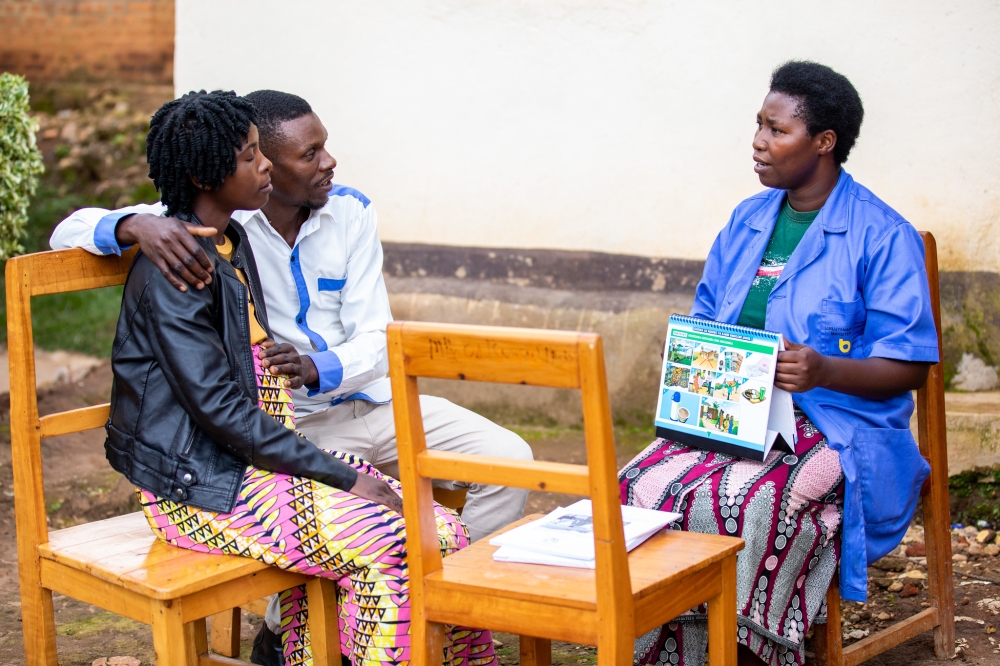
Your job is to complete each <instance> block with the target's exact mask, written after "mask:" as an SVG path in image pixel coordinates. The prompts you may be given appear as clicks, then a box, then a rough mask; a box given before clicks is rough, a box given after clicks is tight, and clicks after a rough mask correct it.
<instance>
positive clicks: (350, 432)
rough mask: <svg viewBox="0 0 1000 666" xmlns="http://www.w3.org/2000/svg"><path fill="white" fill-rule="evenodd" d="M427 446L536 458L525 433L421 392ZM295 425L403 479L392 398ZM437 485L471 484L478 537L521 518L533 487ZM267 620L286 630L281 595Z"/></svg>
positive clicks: (472, 521) (471, 514) (469, 520)
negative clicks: (283, 621) (522, 433)
mask: <svg viewBox="0 0 1000 666" xmlns="http://www.w3.org/2000/svg"><path fill="white" fill-rule="evenodd" d="M420 412H421V414H422V415H423V417H424V432H425V438H426V440H427V448H430V449H435V450H437V451H456V452H458V453H472V454H476V455H484V456H499V457H501V458H518V459H520V460H531V459H532V455H531V447H530V446H528V444H527V442H525V441H524V440H523V439H521V438H520V437H519V436H517V435H515V434H514V433H512V432H511V431H510V430H507V429H506V428H501V427H500V426H498V425H497V424H496V423H493V422H492V421H490V420H489V419H487V418H484V417H482V416H480V415H479V414H476V413H475V412H470V411H469V410H468V409H465V408H464V407H459V406H458V405H456V404H454V403H453V402H449V401H448V400H445V399H444V398H436V397H434V396H429V395H422V396H420ZM295 429H296V430H298V431H299V432H301V433H302V434H303V435H305V436H306V437H308V438H309V441H311V442H312V443H313V444H315V445H317V446H319V447H320V448H322V449H332V450H336V451H343V452H345V453H352V454H354V455H356V456H360V457H362V458H364V459H365V460H367V461H368V462H370V463H371V464H373V465H375V467H377V468H378V469H379V471H380V472H382V473H383V474H388V475H389V476H392V477H394V478H397V479H398V478H399V465H398V462H399V453H398V452H397V450H396V423H395V420H394V418H393V413H392V403H388V404H385V405H376V404H374V403H371V402H366V401H364V400H350V401H348V402H342V403H340V404H339V405H336V406H334V407H330V408H329V409H326V410H323V411H322V412H314V413H312V414H309V415H308V416H300V417H298V419H296V425H295ZM434 485H436V486H440V487H444V488H449V489H454V488H457V487H464V488H467V489H468V494H467V495H466V499H465V507H464V508H463V509H462V522H464V523H465V524H466V526H467V527H468V528H469V536H470V537H471V538H472V540H473V541H475V540H477V539H481V538H483V537H485V536H487V535H489V534H491V533H493V532H495V531H496V530H498V529H500V528H501V527H504V526H505V525H508V524H510V523H512V522H514V521H515V520H518V519H519V518H521V516H522V515H523V514H524V503H525V501H526V500H527V499H528V491H527V490H523V489H521V488H506V487H504V486H487V485H483V484H479V483H472V484H468V483H456V482H453V481H439V480H435V481H434ZM264 622H266V623H267V626H268V628H269V629H270V630H271V631H272V632H274V633H276V634H279V635H280V633H281V608H280V606H279V604H278V595H274V597H273V598H272V599H271V602H270V603H269V604H268V607H267V614H266V615H265V617H264Z"/></svg>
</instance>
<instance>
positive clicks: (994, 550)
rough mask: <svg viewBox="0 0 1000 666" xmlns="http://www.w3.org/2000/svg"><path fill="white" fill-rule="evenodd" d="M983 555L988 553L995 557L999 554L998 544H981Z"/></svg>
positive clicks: (999, 547)
mask: <svg viewBox="0 0 1000 666" xmlns="http://www.w3.org/2000/svg"><path fill="white" fill-rule="evenodd" d="M983 555H989V556H990V557H996V556H997V555H1000V546H998V545H997V544H995V543H991V544H987V545H985V546H983Z"/></svg>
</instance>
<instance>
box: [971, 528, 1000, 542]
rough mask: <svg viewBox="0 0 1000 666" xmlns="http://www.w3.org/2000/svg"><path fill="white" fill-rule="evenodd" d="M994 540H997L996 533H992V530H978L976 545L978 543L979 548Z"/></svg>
mask: <svg viewBox="0 0 1000 666" xmlns="http://www.w3.org/2000/svg"><path fill="white" fill-rule="evenodd" d="M996 538H997V533H996V532H994V531H993V530H989V529H987V530H980V532H979V534H977V535H976V543H978V544H979V545H980V546H983V545H986V544H988V543H989V542H990V541H993V540H994V539H996Z"/></svg>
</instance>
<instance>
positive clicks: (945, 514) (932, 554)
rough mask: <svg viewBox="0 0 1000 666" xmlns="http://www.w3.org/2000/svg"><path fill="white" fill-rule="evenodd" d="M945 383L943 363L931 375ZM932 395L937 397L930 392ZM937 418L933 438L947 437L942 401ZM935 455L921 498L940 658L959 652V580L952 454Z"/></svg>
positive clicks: (934, 451)
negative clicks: (953, 545) (954, 570)
mask: <svg viewBox="0 0 1000 666" xmlns="http://www.w3.org/2000/svg"><path fill="white" fill-rule="evenodd" d="M927 381H928V383H931V382H932V381H934V382H937V383H938V384H941V383H942V381H943V380H942V379H941V377H940V369H939V366H935V367H934V369H933V370H932V372H931V377H930V378H928V380H927ZM933 393H936V394H937V396H938V399H939V401H940V400H943V395H944V388H943V386H941V387H940V389H939V391H935V392H933ZM928 399H933V398H932V397H930V396H928ZM928 412H936V413H937V416H936V418H934V419H931V418H930V414H928V417H927V419H926V420H927V421H928V427H929V429H930V430H931V434H930V437H931V438H935V437H937V438H940V440H942V441H943V439H944V438H945V437H947V434H946V431H945V426H944V424H943V423H941V422H940V420H941V418H942V415H943V414H944V405H943V404H941V405H938V409H937V410H931V409H929V410H928ZM928 448H929V449H930V450H929V451H928V453H929V455H930V457H931V461H930V462H931V475H930V478H929V487H928V492H927V493H926V494H925V495H924V496H923V498H922V500H921V502H922V506H923V514H924V544H925V545H926V547H927V588H928V589H927V592H928V595H929V596H930V601H931V605H933V606H936V607H937V609H938V621H939V623H940V624H938V626H936V627H935V628H934V654H935V656H937V658H938V659H951V658H952V657H953V656H954V655H955V621H954V618H955V581H954V578H952V569H951V509H950V507H949V499H948V458H947V452H946V451H945V447H944V446H936V447H935V446H931V447H928Z"/></svg>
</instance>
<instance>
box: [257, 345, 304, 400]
mask: <svg viewBox="0 0 1000 666" xmlns="http://www.w3.org/2000/svg"><path fill="white" fill-rule="evenodd" d="M260 347H261V349H260V351H259V352H258V354H257V356H258V357H259V358H260V366H261V367H262V368H264V369H265V370H267V371H268V372H270V373H271V374H272V375H287V379H285V388H290V389H297V388H301V387H302V386H304V385H307V384H316V383H317V382H318V381H319V372H318V371H317V370H316V364H314V363H313V362H312V359H311V358H309V357H308V356H300V355H299V352H298V351H296V349H295V347H293V346H292V345H290V344H288V343H287V342H282V343H281V344H278V343H276V342H275V341H274V340H265V341H264V342H262V343H261V345H260Z"/></svg>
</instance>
